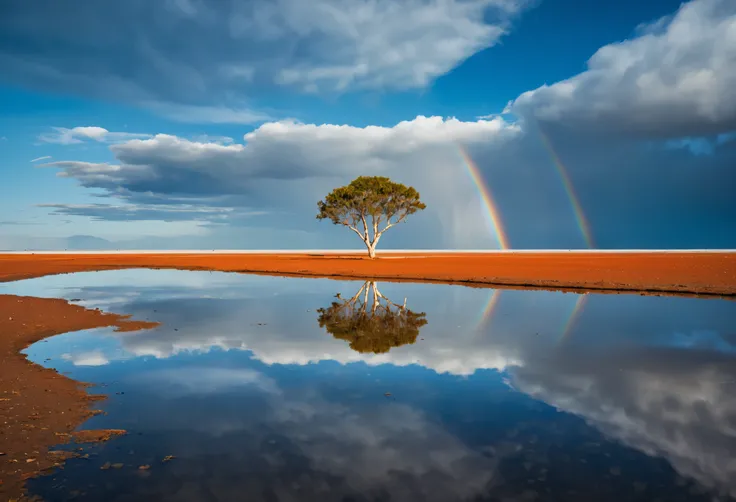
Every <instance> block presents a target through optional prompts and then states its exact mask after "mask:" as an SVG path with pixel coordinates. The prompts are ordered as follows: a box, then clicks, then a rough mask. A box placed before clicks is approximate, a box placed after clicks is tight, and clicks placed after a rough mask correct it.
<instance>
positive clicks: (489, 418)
mask: <svg viewBox="0 0 736 502" xmlns="http://www.w3.org/2000/svg"><path fill="white" fill-rule="evenodd" d="M363 286H367V287H365V288H363V289H362V290H361V288H362V287H363ZM357 292H360V294H359V295H358V296H357V298H356V299H354V296H355V295H356V293H357ZM366 292H367V294H368V296H367V298H366ZM0 293H13V294H21V295H32V296H43V297H61V298H66V299H69V300H72V299H73V303H78V304H82V305H85V306H88V307H90V308H95V307H99V308H101V309H103V310H105V311H110V312H115V313H121V314H133V316H134V318H136V319H148V320H152V321H159V322H161V323H162V324H161V326H160V327H159V328H156V329H153V330H149V331H139V332H134V333H115V332H113V331H112V330H110V329H96V330H88V331H83V332H77V333H69V334H65V335H60V336H57V337H54V338H51V339H48V340H46V341H43V342H39V343H37V344H35V345H33V346H32V347H30V348H29V349H28V351H27V352H28V354H29V356H30V358H31V359H32V360H33V361H36V362H39V363H41V364H44V365H47V366H51V367H54V368H56V369H58V370H59V371H62V372H69V374H70V376H71V377H72V378H75V379H79V380H82V381H87V382H94V383H96V384H99V385H98V386H97V387H94V388H93V392H100V393H104V394H107V395H109V399H108V400H106V401H104V402H102V403H101V405H100V408H101V409H103V410H104V411H105V412H107V414H106V415H99V416H96V417H94V418H92V419H90V420H88V421H87V422H86V423H85V424H84V425H83V428H122V429H126V430H128V431H129V434H128V435H126V436H124V437H121V438H119V439H115V440H113V441H111V442H109V443H106V444H101V445H95V446H91V447H87V448H85V450H86V451H88V452H89V453H90V454H91V456H90V458H89V459H73V460H70V461H68V462H67V463H66V466H65V468H64V469H63V470H60V471H58V472H56V473H54V474H52V475H49V476H46V477H43V478H39V479H36V480H32V481H31V482H30V483H29V488H30V491H31V493H32V494H38V495H41V496H43V497H44V498H45V499H46V500H49V501H53V500H106V501H134V500H135V501H146V500H151V501H154V500H155V501H189V500H192V501H194V500H211V501H240V500H254V501H260V500H263V501H292V500H320V501H333V500H334V501H337V500H340V501H342V500H351V501H364V500H365V501H369V500H370V501H373V500H376V501H378V500H380V501H384V500H385V501H388V500H391V501H418V500H427V501H438V502H444V501H453V500H475V501H480V500H489V501H490V500H492V501H505V500H540V501H541V500H544V501H553V500H561V501H562V500H564V501H570V500H585V501H588V500H600V501H607V500H610V501H617V502H618V501H621V500H642V501H653V500H662V501H674V500H714V499H715V498H716V497H720V498H719V499H723V500H726V499H727V497H728V495H729V494H730V495H731V496H736V302H731V301H726V300H712V299H708V300H703V299H692V298H672V297H643V296H636V295H594V294H589V295H575V294H562V293H556V292H544V291H519V290H504V291H493V290H487V289H472V288H464V287H460V286H443V285H426V284H424V285H419V284H389V283H378V284H376V288H375V289H374V288H373V284H370V283H369V284H367V285H364V283H363V282H362V281H358V282H356V281H344V282H343V281H331V280H315V279H291V278H288V279H287V278H271V277H261V276H247V275H238V274H224V273H210V272H184V271H175V270H166V271H151V270H125V271H112V272H96V273H80V274H73V275H66V276H52V277H45V278H40V279H32V280H27V281H21V282H17V283H9V284H3V285H0ZM338 293H339V297H336V296H335V295H336V294H338ZM376 293H378V305H376V306H375V310H374V308H373V307H374V298H375V296H376ZM405 299H406V306H405V308H404V307H403V306H404V301H405ZM364 300H367V302H365V310H363V308H362V305H361V303H363V302H364ZM320 309H321V310H320ZM167 455H174V456H175V457H176V458H174V459H173V460H171V461H168V462H163V459H164V457H166V456H167ZM105 463H112V464H116V463H122V464H123V467H122V468H119V469H100V467H102V466H103V465H104V464H105ZM142 465H149V466H150V468H149V469H147V470H140V469H139V466H142Z"/></svg>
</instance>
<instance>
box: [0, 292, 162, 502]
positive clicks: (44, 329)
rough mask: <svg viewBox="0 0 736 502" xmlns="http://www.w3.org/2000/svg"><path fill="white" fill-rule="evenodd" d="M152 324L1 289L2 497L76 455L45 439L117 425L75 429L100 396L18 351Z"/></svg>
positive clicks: (18, 493)
mask: <svg viewBox="0 0 736 502" xmlns="http://www.w3.org/2000/svg"><path fill="white" fill-rule="evenodd" d="M156 325H157V324H156V323H151V322H141V321H132V320H129V319H127V318H126V317H125V316H120V315H117V314H108V313H103V312H101V311H99V310H90V309H86V308H84V307H80V306H79V305H72V304H69V303H67V302H66V301H65V300H57V299H48V298H33V297H24V296H10V295H0V424H2V425H0V500H14V499H17V498H22V497H23V495H22V494H23V485H24V484H25V480H26V479H28V478H30V477H33V476H36V475H37V474H39V473H40V472H43V471H46V470H49V469H52V468H53V467H58V466H60V465H61V463H62V462H63V461H64V460H65V459H66V458H68V457H69V456H73V455H74V454H73V453H70V452H67V451H63V452H62V451H49V447H50V446H53V445H55V444H59V443H66V442H69V441H74V442H77V443H81V442H89V441H92V440H94V441H104V440H107V439H109V438H110V437H112V436H114V435H116V434H117V432H118V431H104V430H102V431H85V432H80V433H75V432H73V431H74V429H75V428H76V427H77V426H79V424H81V423H82V422H83V421H84V420H85V419H86V418H88V417H89V416H91V415H94V414H95V412H94V411H93V410H90V408H89V406H90V404H91V403H92V402H93V401H96V400H99V398H100V397H99V396H90V395H89V394H87V393H86V392H85V391H84V389H83V388H82V386H80V384H79V383H78V382H75V381H73V380H70V379H69V378H67V377H65V376H63V375H60V374H59V373H57V372H56V371H54V370H53V369H48V368H43V367H41V366H39V365H36V364H32V363H30V362H29V361H28V360H27V359H26V358H25V356H24V355H22V354H20V351H21V350H22V349H24V348H25V347H27V346H28V345H30V344H32V343H34V342H36V341H38V340H41V339H43V338H46V337H48V336H53V335H56V334H59V333H66V332H68V331H78V330H82V329H91V328H99V327H106V326H114V327H115V329H116V330H118V331H135V330H139V329H149V328H153V327H155V326H156Z"/></svg>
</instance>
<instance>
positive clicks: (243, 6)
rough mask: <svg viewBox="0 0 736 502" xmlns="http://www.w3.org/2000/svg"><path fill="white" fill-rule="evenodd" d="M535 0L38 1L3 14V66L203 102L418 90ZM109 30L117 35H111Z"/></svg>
mask: <svg viewBox="0 0 736 502" xmlns="http://www.w3.org/2000/svg"><path fill="white" fill-rule="evenodd" d="M528 4H529V2H528V1H527V0H471V1H467V0H447V1H442V2H434V1H433V2H428V1H425V0H401V1H396V0H378V1H374V2H368V3H366V2H364V1H363V0H318V1H314V2H310V3H309V4H305V3H303V2H301V1H299V0H281V1H279V2H272V1H269V0H256V1H252V2H246V3H241V2H221V1H218V0H200V1H196V2H195V1H186V2H185V1H178V2H172V1H168V2H155V3H150V2H142V1H141V0H133V1H130V2H115V1H109V0H105V1H101V2H95V3H94V5H89V4H88V3H87V2H84V1H81V0H76V1H74V2H72V4H66V5H65V6H64V8H62V7H61V6H59V4H58V3H57V2H54V1H52V0H43V1H41V2H40V3H38V2H37V3H35V4H34V5H33V6H32V7H31V6H29V5H24V4H20V5H13V6H10V5H3V6H2V7H0V33H2V35H0V47H2V48H3V49H2V50H1V51H0V65H2V67H3V68H4V69H5V71H4V73H3V75H4V77H5V78H6V79H11V80H12V81H15V82H20V83H24V84H32V85H37V86H42V87H46V88H54V89H56V90H65V91H72V92H78V93H85V94H92V95H96V96H102V97H105V98H111V99H125V100H131V101H135V102H139V103H149V102H165V103H177V104H197V105H202V106H206V107H213V106H214V107H220V106H224V105H223V103H225V102H227V101H231V100H232V98H233V96H235V97H237V98H242V97H243V96H244V95H245V96H248V95H250V94H257V93H258V91H259V89H263V88H264V86H269V85H273V84H278V85H283V86H287V87H289V88H296V89H300V90H306V91H335V90H338V91H340V90H348V89H353V88H366V87H369V88H384V87H389V88H418V87H424V86H426V85H427V84H428V83H430V82H431V81H432V80H433V79H435V78H436V77H438V76H440V75H443V74H445V73H447V72H448V71H450V70H451V69H453V68H454V67H455V66H457V65H458V64H460V63H461V62H462V61H464V60H465V59H466V58H468V57H469V56H471V55H473V54H474V53H476V52H478V51H480V50H483V49H485V48H488V47H490V46H492V45H494V44H495V43H497V42H498V40H499V38H500V37H501V36H502V35H504V34H505V33H506V32H508V31H509V29H510V23H511V21H512V19H513V18H514V16H516V15H517V14H518V13H519V12H520V11H522V10H523V9H524V8H526V7H527V5H528ZM82 11H84V15H78V14H77V13H78V12H82ZM38 12H44V15H43V16H38V15H37V13H38ZM141 12H145V13H146V14H145V15H144V16H141V14H140V13H141ZM408 20H410V22H407V21H408ZM110 25H114V26H116V30H115V31H114V32H113V31H111V30H108V29H106V28H104V27H105V26H110ZM101 40H102V41H104V42H100V41H101ZM92 46H93V47H96V49H95V50H94V51H81V50H80V47H92ZM204 110H206V111H209V112H213V111H216V110H219V108H217V109H212V108H205V109H204ZM192 111H193V110H189V112H192ZM176 113H177V114H181V116H182V117H186V113H184V112H176ZM194 113H195V114H197V113H204V112H202V111H199V112H197V111H194ZM223 113H224V115H226V119H227V120H232V119H234V120H236V121H237V122H242V121H243V120H244V118H243V114H241V113H235V114H234V115H231V114H230V112H229V111H227V110H224V109H222V110H220V111H216V113H213V114H212V115H211V116H212V117H217V116H222V115H223ZM244 113H245V115H249V114H250V113H251V112H244ZM186 119H187V120H189V118H186ZM251 119H252V118H248V119H247V120H251Z"/></svg>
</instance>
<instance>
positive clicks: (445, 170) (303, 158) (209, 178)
mask: <svg viewBox="0 0 736 502" xmlns="http://www.w3.org/2000/svg"><path fill="white" fill-rule="evenodd" d="M519 133H520V131H519V129H518V127H516V126H513V125H511V124H508V123H507V122H505V121H504V120H503V119H501V118H494V119H493V120H478V121H474V122H463V121H460V120H457V119H454V118H449V119H443V118H441V117H417V118H416V119H414V120H411V121H405V122H401V123H399V124H397V125H395V126H394V127H377V126H369V127H365V128H360V127H352V126H338V125H329V124H325V125H316V124H302V123H297V122H270V123H266V124H264V125H262V126H260V127H259V128H258V129H256V130H254V131H253V132H250V133H248V134H246V135H245V136H244V140H245V142H244V143H226V142H220V143H214V142H207V143H203V142H197V141H190V140H187V139H183V138H179V137H176V136H170V135H164V134H159V135H156V136H154V137H152V138H150V139H145V140H131V141H127V142H125V143H119V144H116V145H113V146H111V150H112V152H113V153H114V154H115V156H116V157H117V159H118V161H119V162H120V163H119V164H115V165H113V164H106V163H88V162H79V161H58V162H52V163H49V164H45V165H46V166H52V167H57V168H61V169H62V171H61V173H59V174H60V175H63V176H65V177H72V178H75V179H77V180H78V181H79V182H80V183H81V184H82V185H83V186H85V187H88V188H101V189H104V190H106V191H107V192H108V194H109V195H110V196H113V197H118V198H121V199H123V200H124V201H127V202H130V203H133V204H148V203H149V202H150V201H151V200H152V199H154V200H156V204H157V205H158V207H157V210H158V211H159V214H160V215H162V214H163V213H164V212H165V211H166V210H167V209H168V208H172V206H171V204H172V202H171V201H169V203H168V207H167V204H166V202H165V199H166V198H167V197H176V198H177V199H178V200H177V201H176V204H179V205H182V211H181V212H179V213H178V216H177V214H172V217H173V218H178V217H181V215H182V214H184V213H185V212H186V211H195V210H196V208H195V206H207V207H208V208H209V209H206V210H203V213H204V212H205V211H209V212H211V213H220V214H225V213H226V212H227V211H234V212H236V213H238V214H242V213H243V211H244V210H245V211H246V213H247V214H252V213H253V212H254V211H257V210H256V209H255V208H258V211H269V212H282V213H290V212H291V213H296V212H298V213H303V212H304V210H305V208H306V207H310V208H313V207H314V205H315V204H316V201H317V200H319V199H320V198H321V197H322V196H324V195H325V194H326V193H327V192H328V191H329V190H330V189H331V188H333V187H334V186H335V184H336V183H347V182H349V181H350V180H351V179H352V178H354V177H355V176H358V175H363V174H366V175H371V174H373V175H378V174H382V175H389V176H391V177H392V178H395V179H397V180H398V181H406V182H407V183H411V184H412V185H414V186H416V188H417V189H418V190H420V192H421V193H422V194H423V196H425V197H426V198H427V199H429V200H431V204H430V209H428V212H429V213H430V214H433V215H434V218H435V219H439V220H441V221H444V222H445V224H444V225H443V229H441V231H442V232H444V234H443V235H444V240H445V241H446V242H447V243H448V245H453V244H454V245H458V246H462V245H468V246H471V247H472V246H473V245H474V244H475V245H493V241H494V239H495V237H494V236H493V235H490V234H489V231H488V230H487V229H484V230H483V232H482V233H480V234H479V233H478V232H477V231H473V229H478V228H484V226H485V224H484V220H483V218H484V217H483V212H482V208H481V206H480V198H479V196H478V195H477V193H476V192H475V189H474V188H473V183H472V180H471V178H470V176H469V174H468V172H467V166H466V165H465V164H464V161H463V158H462V156H461V155H460V152H459V146H460V145H466V146H468V145H469V146H473V145H479V144H482V145H484V146H485V147H493V145H499V144H502V143H503V142H505V141H508V140H510V139H512V138H514V137H516V136H517V135H518V134H519ZM274 193H282V194H288V197H273V194H274ZM159 199H160V200H159ZM162 203H163V204H162ZM51 206H52V207H56V209H57V210H61V212H63V213H66V214H80V208H78V207H76V208H72V207H68V209H63V208H62V205H58V204H52V205H51ZM126 207H127V206H117V207H116V206H106V207H101V206H100V207H99V209H101V210H100V211H96V212H97V214H98V216H99V217H100V218H104V217H105V215H106V214H107V215H111V217H114V218H119V217H120V215H121V214H124V213H125V212H126V211H127V210H126ZM235 208H237V211H235ZM91 209H94V208H91ZM152 209H155V208H153V207H150V206H142V207H141V208H138V209H136V208H135V207H130V211H129V213H131V214H132V213H137V214H143V213H144V212H145V211H147V210H152ZM85 210H86V211H89V210H90V208H85ZM172 213H176V210H174V211H172ZM116 215H117V216H116ZM233 216H236V215H235V214H234V215H233ZM228 221H231V222H233V223H237V221H238V219H237V218H229V219H228ZM435 221H436V220H435ZM451 223H452V224H451ZM292 224H294V223H292ZM296 225H299V223H296ZM435 227H436V225H435ZM463 241H464V242H463Z"/></svg>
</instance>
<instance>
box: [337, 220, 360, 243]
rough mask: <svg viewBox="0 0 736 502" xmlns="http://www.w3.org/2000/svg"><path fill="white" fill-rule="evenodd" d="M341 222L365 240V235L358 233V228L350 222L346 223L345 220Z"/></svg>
mask: <svg viewBox="0 0 736 502" xmlns="http://www.w3.org/2000/svg"><path fill="white" fill-rule="evenodd" d="M342 224H343V225H345V226H346V227H348V228H349V229H350V230H352V231H353V232H355V233H356V234H358V237H360V238H361V239H363V240H365V237H364V236H363V234H361V233H360V230H358V229H357V228H355V227H354V226H352V225H351V224H350V223H348V222H347V221H343V222H342Z"/></svg>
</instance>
